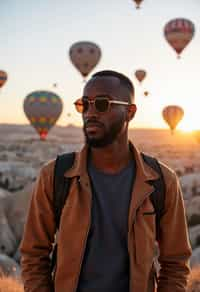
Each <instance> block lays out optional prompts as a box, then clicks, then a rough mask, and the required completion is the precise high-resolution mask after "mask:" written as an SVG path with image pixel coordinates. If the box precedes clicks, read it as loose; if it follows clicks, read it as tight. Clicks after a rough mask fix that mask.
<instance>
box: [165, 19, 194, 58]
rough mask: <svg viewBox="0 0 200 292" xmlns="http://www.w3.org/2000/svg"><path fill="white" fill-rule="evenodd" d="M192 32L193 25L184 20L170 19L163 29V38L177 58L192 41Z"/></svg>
mask: <svg viewBox="0 0 200 292" xmlns="http://www.w3.org/2000/svg"><path fill="white" fill-rule="evenodd" d="M194 32H195V27H194V24H193V23H192V21H190V20H188V19H185V18H176V19H172V20H170V21H169V22H168V23H167V24H166V25H165V27H164V36H165V38H166V40H167V42H168V43H169V44H170V46H171V47H172V48H173V49H174V50H175V51H176V53H177V54H178V57H179V56H180V54H181V52H182V51H183V50H184V49H185V47H186V46H187V45H188V44H189V43H190V41H191V40H192V38H193V36H194Z"/></svg>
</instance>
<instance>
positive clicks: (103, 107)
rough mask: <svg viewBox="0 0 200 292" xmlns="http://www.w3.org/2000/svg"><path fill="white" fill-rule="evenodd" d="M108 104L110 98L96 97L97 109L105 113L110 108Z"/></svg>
mask: <svg viewBox="0 0 200 292" xmlns="http://www.w3.org/2000/svg"><path fill="white" fill-rule="evenodd" d="M108 106H109V101H108V99H105V98H104V99H103V98H101V99H96V100H95V107H96V109H97V111H99V112H101V113H103V112H106V111H107V110H108Z"/></svg>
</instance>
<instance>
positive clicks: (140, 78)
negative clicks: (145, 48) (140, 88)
mask: <svg viewBox="0 0 200 292" xmlns="http://www.w3.org/2000/svg"><path fill="white" fill-rule="evenodd" d="M135 77H136V78H137V80H138V81H139V82H140V83H141V82H142V81H143V80H144V78H145V77H146V71H145V70H143V69H138V70H136V71H135Z"/></svg>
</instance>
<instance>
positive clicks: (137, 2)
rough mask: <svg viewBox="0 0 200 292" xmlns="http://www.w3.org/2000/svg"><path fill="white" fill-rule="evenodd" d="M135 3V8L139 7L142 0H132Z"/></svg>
mask: <svg viewBox="0 0 200 292" xmlns="http://www.w3.org/2000/svg"><path fill="white" fill-rule="evenodd" d="M133 1H134V2H135V3H136V8H137V9H139V8H140V4H141V3H142V1H143V0H133Z"/></svg>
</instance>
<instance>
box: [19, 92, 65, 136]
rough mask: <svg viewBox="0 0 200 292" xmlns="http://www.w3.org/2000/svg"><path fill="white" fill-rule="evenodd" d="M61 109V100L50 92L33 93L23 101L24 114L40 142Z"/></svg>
mask: <svg viewBox="0 0 200 292" xmlns="http://www.w3.org/2000/svg"><path fill="white" fill-rule="evenodd" d="M62 109H63V103H62V100H61V98H60V97H59V96H58V95H57V94H55V93H54V92H51V91H46V90H38V91H33V92H31V93H30V94H28V95H27V96H26V98H25V99H24V112H25V114H26V117H27V118H28V120H29V121H30V123H31V125H32V126H33V127H34V128H35V130H36V131H37V133H38V134H39V136H40V139H41V140H45V139H46V136H47V134H48V132H49V130H50V129H51V128H52V127H53V126H54V124H55V123H56V121H57V119H58V118H59V116H60V114H61V112H62Z"/></svg>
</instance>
